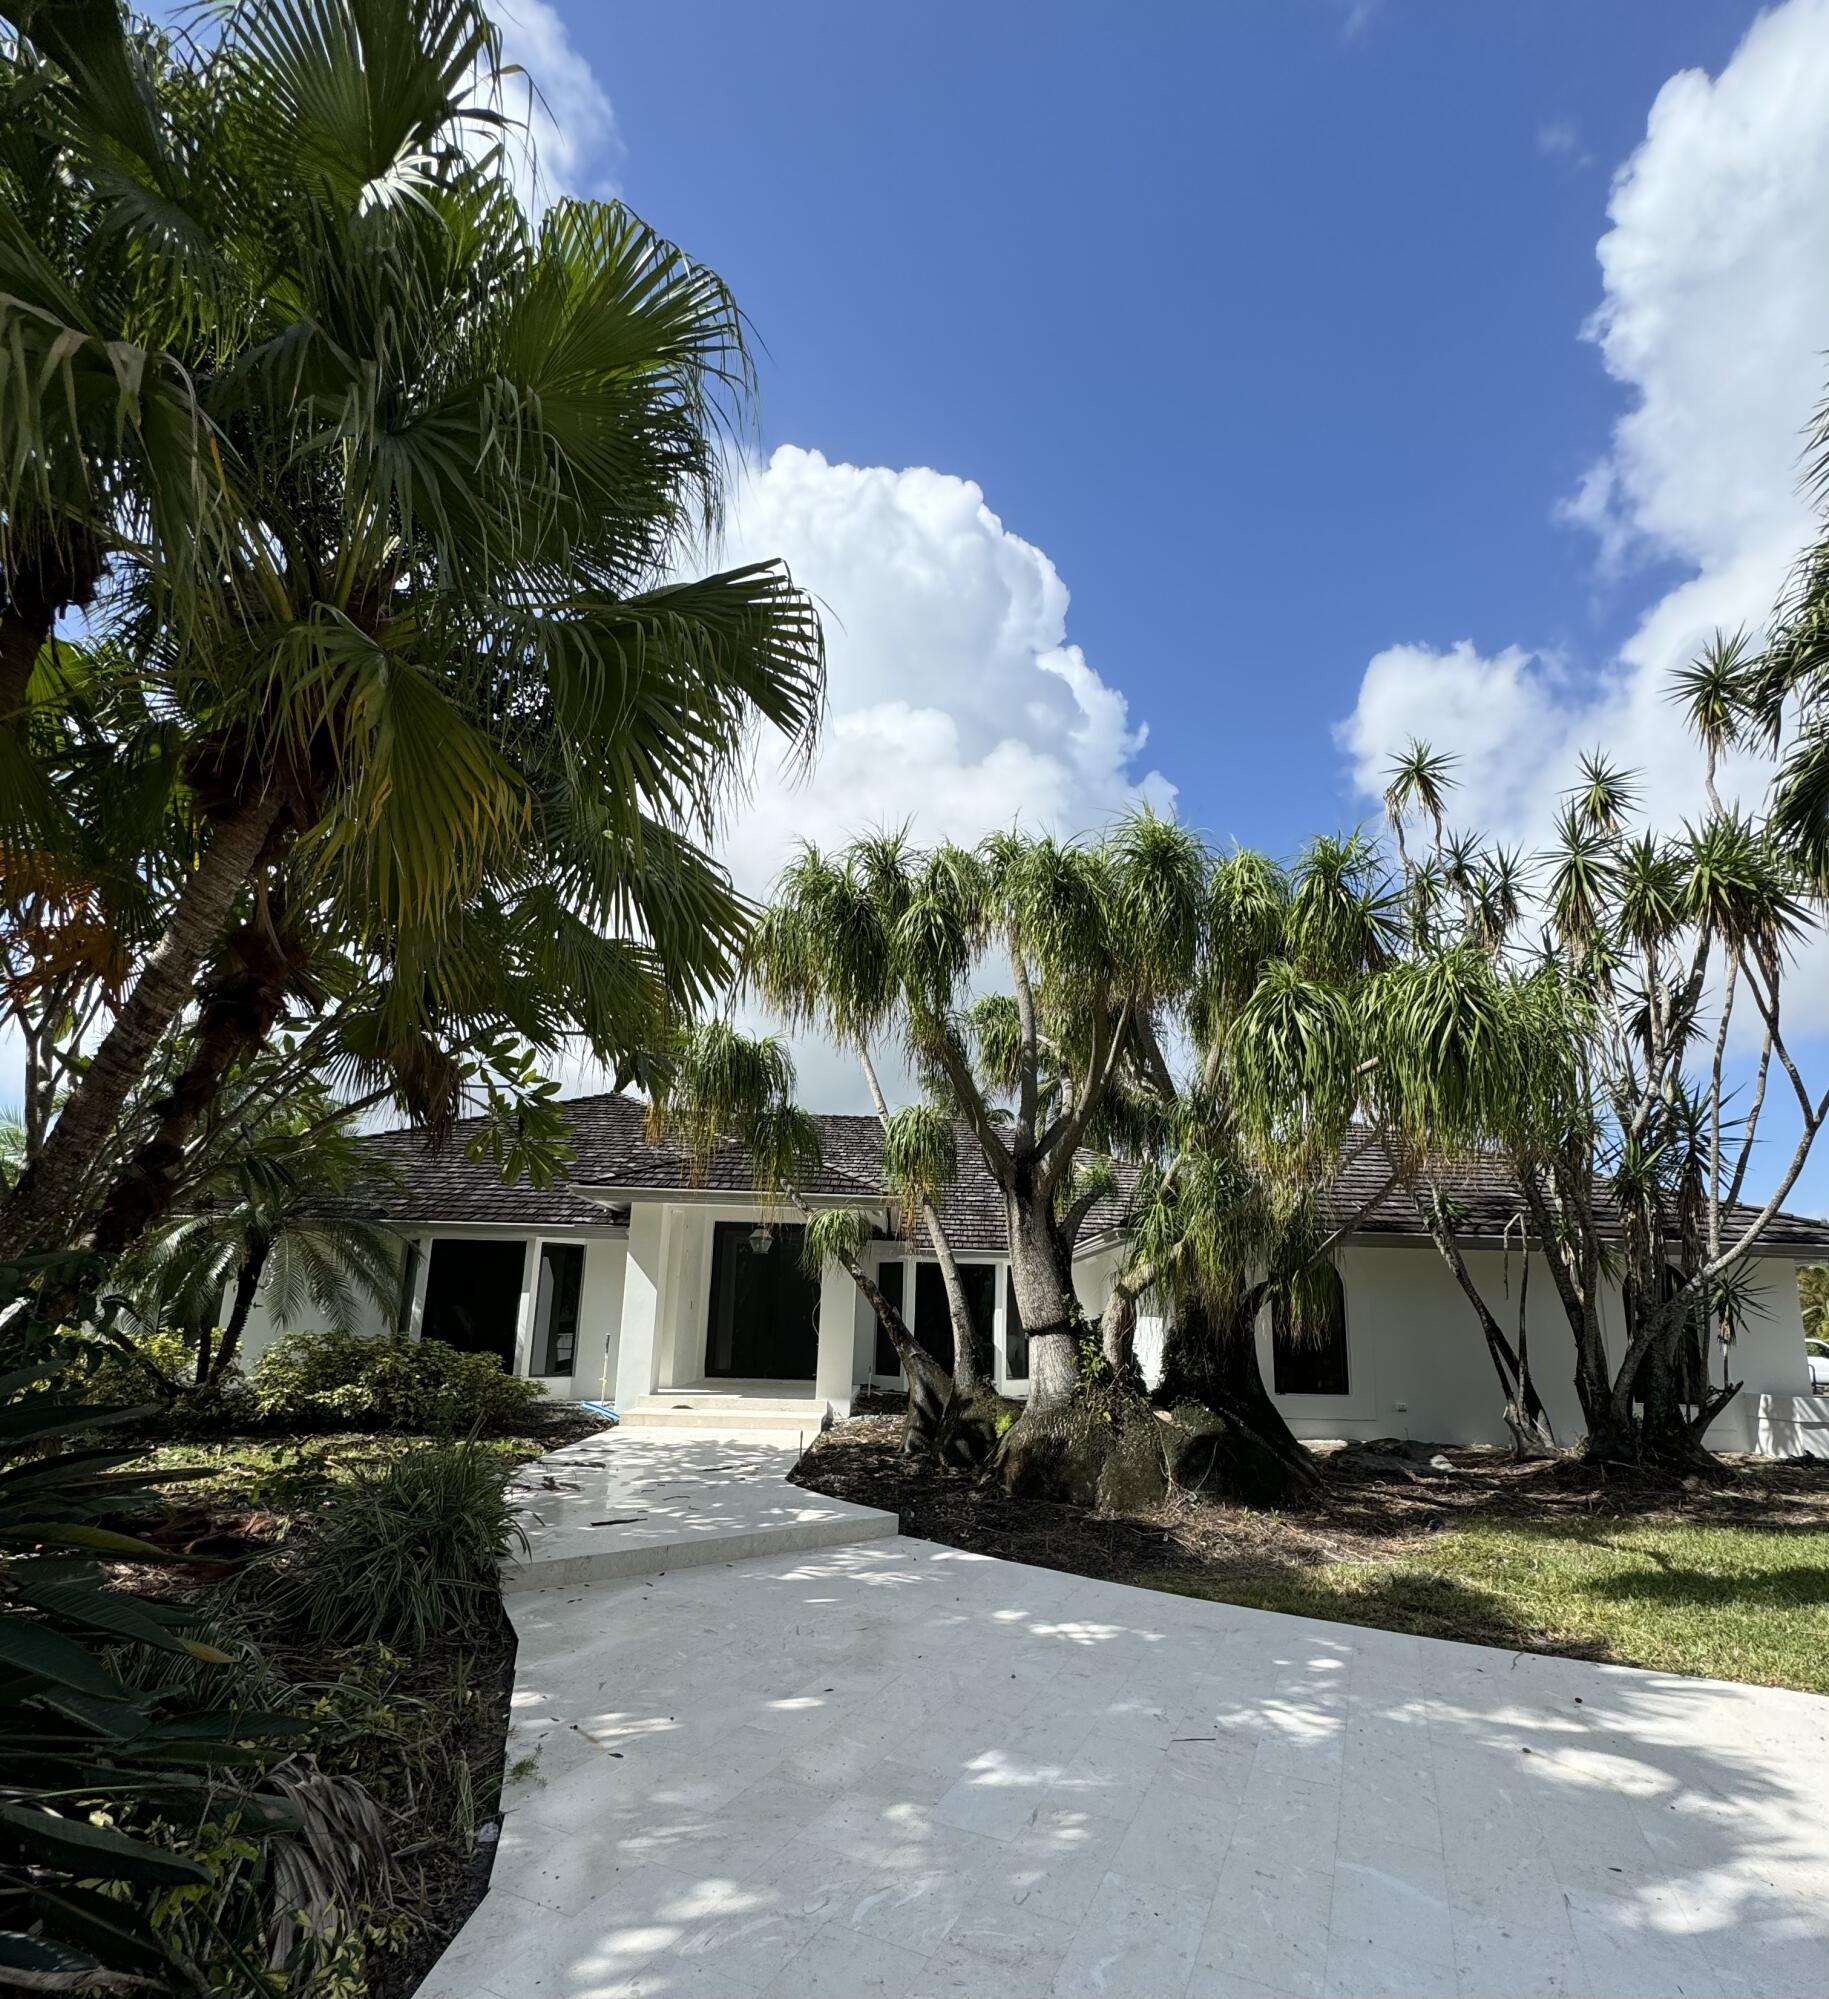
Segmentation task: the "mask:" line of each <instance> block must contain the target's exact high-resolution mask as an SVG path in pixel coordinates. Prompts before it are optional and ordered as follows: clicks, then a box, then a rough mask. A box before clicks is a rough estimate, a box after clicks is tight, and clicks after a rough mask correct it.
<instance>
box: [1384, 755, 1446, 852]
mask: <svg viewBox="0 0 1829 1999" xmlns="http://www.w3.org/2000/svg"><path fill="white" fill-rule="evenodd" d="M1456 761H1457V759H1456V758H1454V757H1452V756H1448V755H1446V754H1445V753H1443V752H1442V751H1439V750H1436V749H1434V748H1432V747H1431V746H1430V745H1429V744H1428V743H1425V742H1421V741H1419V740H1418V739H1417V738H1416V737H1415V736H1412V737H1411V738H1410V741H1409V743H1408V745H1407V746H1406V748H1405V750H1404V753H1403V755H1402V756H1400V757H1398V758H1396V759H1395V760H1394V761H1393V763H1392V765H1391V767H1390V769H1389V770H1388V771H1387V772H1386V774H1385V790H1384V803H1385V810H1386V812H1387V813H1388V814H1389V815H1390V818H1391V823H1392V825H1393V827H1394V828H1398V829H1401V827H1402V824H1403V822H1404V820H1405V819H1406V818H1407V817H1408V816H1409V815H1410V814H1411V813H1413V812H1420V813H1421V814H1422V815H1423V816H1424V817H1425V818H1426V819H1427V820H1428V821H1429V823H1430V826H1431V828H1432V829H1433V831H1434V835H1435V839H1436V842H1437V844H1439V843H1440V841H1441V837H1442V822H1443V819H1444V818H1445V816H1446V814H1447V810H1448V794H1449V792H1450V791H1452V790H1454V788H1455V785H1456V782H1457V780H1456V778H1455V776H1454V766H1455V763H1456Z"/></svg>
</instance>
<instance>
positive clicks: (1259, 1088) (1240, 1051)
mask: <svg viewBox="0 0 1829 1999" xmlns="http://www.w3.org/2000/svg"><path fill="white" fill-rule="evenodd" d="M1362 1060H1363V1055H1362V1040H1361V1034H1360V1023H1359V1019H1358V1015H1357V1012H1356V1009H1355V1006H1354V1003H1353V1000H1352V997H1351V996H1350V994H1349V993H1348V992H1347V991H1345V990H1343V989H1342V988H1341V987H1340V986H1338V985H1335V984H1331V983H1329V982H1327V981H1325V980H1323V979H1321V978H1317V977H1312V976H1309V975H1307V974H1305V973H1304V972H1303V971H1301V970H1300V969H1299V968H1298V967H1297V966H1295V965H1293V964H1291V963H1289V962H1288V961H1287V960H1283V959H1278V960H1276V961H1275V962H1273V963H1272V964H1269V965H1267V966H1266V967H1265V968H1264V972H1263V975H1262V976H1261V977H1260V978H1259V980H1258V982H1257V985H1256V987H1255V989H1254V990H1253V992H1252V994H1251V997H1250V998H1249V999H1248V1000H1247V1001H1246V1002H1245V1004H1244V1006H1243V1007H1242V1008H1241V1009H1240V1011H1239V1014H1238V1017H1237V1019H1236V1020H1234V1022H1233V1023H1232V1027H1231V1030H1230V1032H1229V1034H1228V1035H1227V1039H1226V1048H1225V1063H1226V1073H1227V1076H1228V1079H1229V1082H1230V1089H1231V1097H1232V1103H1233V1106H1234V1109H1235V1112H1236V1115H1237V1117H1238V1120H1239V1124H1240V1127H1241V1129H1242V1131H1243V1132H1244V1134H1245V1136H1246V1138H1247V1140H1248V1142H1249V1143H1250V1144H1251V1145H1252V1146H1253V1147H1254V1148H1255V1149H1256V1151H1257V1152H1258V1154H1259V1155H1260V1156H1261V1157H1262V1158H1263V1159H1264V1160H1265V1161H1266V1162H1267V1163H1273V1164H1276V1163H1280V1168H1281V1170H1282V1171H1284V1172H1286V1173H1287V1174H1289V1175H1290V1176H1292V1177H1293V1178H1296V1179H1306V1178H1308V1177H1309V1176H1311V1175H1312V1174H1313V1173H1314V1172H1315V1171H1316V1170H1317V1169H1318V1168H1319V1167H1320V1166H1321V1165H1322V1164H1323V1162H1325V1163H1327V1164H1330V1165H1331V1163H1332V1161H1333V1160H1334V1158H1336V1157H1337V1156H1338V1153H1339V1148H1340V1144H1341V1142H1342V1140H1343V1139H1344V1137H1345V1133H1346V1127H1347V1125H1348V1123H1349V1122H1350V1120H1351V1117H1352V1114H1353V1110H1354V1108H1355V1106H1356V1103H1357V1099H1358V1079H1359V1076H1360V1072H1361V1062H1362Z"/></svg>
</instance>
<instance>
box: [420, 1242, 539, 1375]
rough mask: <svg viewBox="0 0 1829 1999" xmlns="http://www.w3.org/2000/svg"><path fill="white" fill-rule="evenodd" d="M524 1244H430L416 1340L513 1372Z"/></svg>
mask: <svg viewBox="0 0 1829 1999" xmlns="http://www.w3.org/2000/svg"><path fill="white" fill-rule="evenodd" d="M526 1267H527V1245H526V1243H525V1242H508V1241H499V1240H495V1239H484V1238H481V1237H476V1236H444V1237H441V1238H440V1239H439V1240H438V1241H437V1242H435V1243H434V1244H433V1245H432V1263H431V1267H430V1268H429V1269H428V1270H427V1272H426V1286H425V1311H424V1314H423V1316H422V1317H421V1319H420V1322H419V1330H420V1333H421V1335H422V1336H423V1337H424V1338H426V1339H428V1340H443V1341H445V1342H446V1344H447V1345H449V1346H454V1347H462V1348H464V1350H465V1351H466V1352H468V1353H492V1354H494V1355H496V1356H497V1358H498V1359H499V1360H500V1361H501V1363H502V1365H503V1366H504V1367H505V1368H507V1369H508V1371H509V1372H510V1373H511V1374H512V1373H513V1372H514V1334H515V1321H516V1320H517V1319H518V1318H519V1317H520V1315H521V1273H522V1272H523V1271H524V1270H525V1269H526Z"/></svg>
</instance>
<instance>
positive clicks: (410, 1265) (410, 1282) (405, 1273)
mask: <svg viewBox="0 0 1829 1999" xmlns="http://www.w3.org/2000/svg"><path fill="white" fill-rule="evenodd" d="M418 1288H419V1239H418V1237H416V1236H415V1237H414V1239H413V1240H412V1241H411V1242H409V1243H408V1244H407V1246H406V1254H405V1256H403V1257H402V1258H401V1259H400V1303H399V1305H398V1306H397V1307H396V1309H395V1312H394V1325H395V1327H396V1329H397V1330H398V1331H400V1332H403V1333H404V1332H406V1331H407V1330H408V1329H409V1328H410V1327H411V1325H412V1323H413V1293H414V1292H415V1291H416V1290H417V1289H418Z"/></svg>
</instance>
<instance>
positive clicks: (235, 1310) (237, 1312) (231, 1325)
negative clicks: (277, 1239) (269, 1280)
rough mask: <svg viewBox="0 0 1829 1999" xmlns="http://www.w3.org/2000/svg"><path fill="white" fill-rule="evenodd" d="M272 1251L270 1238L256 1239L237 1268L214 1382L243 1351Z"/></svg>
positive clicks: (213, 1364) (212, 1366)
mask: <svg viewBox="0 0 1829 1999" xmlns="http://www.w3.org/2000/svg"><path fill="white" fill-rule="evenodd" d="M271 1248H272V1244H271V1243H269V1242H268V1241H267V1239H266V1237H264V1236H254V1237H251V1238H250V1239H249V1241H248V1244H247V1246H246V1247H245V1248H244V1249H243V1250H242V1252H241V1261H240V1262H239V1263H238V1264H237V1265H236V1266H235V1296H234V1297H233V1299H231V1300H230V1303H229V1318H228V1323H227V1324H226V1325H225V1326H224V1327H223V1329H222V1338H221V1339H220V1340H219V1341H218V1342H217V1343H216V1353H215V1357H214V1358H213V1359H212V1360H211V1362H210V1371H209V1377H208V1378H209V1380H210V1381H211V1382H216V1381H220V1380H221V1379H222V1377H223V1376H224V1375H225V1374H227V1373H228V1371H229V1369H230V1368H231V1367H232V1366H233V1365H234V1362H235V1356H236V1355H237V1354H238V1353H239V1352H240V1351H241V1336H242V1334H243V1333H245V1332H246V1331H247V1329H248V1315H249V1313H251V1312H252V1311H253V1309H254V1300H255V1298H256V1296H257V1295H258V1293H259V1291H260V1280H261V1278H262V1276H263V1275H264V1274H265V1272H266V1268H267V1252H268V1251H269V1250H270V1249H271Z"/></svg>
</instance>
